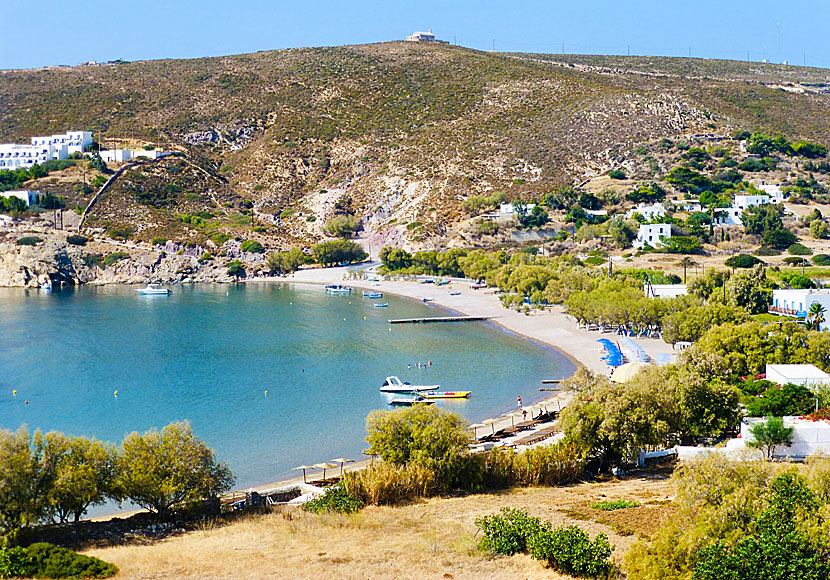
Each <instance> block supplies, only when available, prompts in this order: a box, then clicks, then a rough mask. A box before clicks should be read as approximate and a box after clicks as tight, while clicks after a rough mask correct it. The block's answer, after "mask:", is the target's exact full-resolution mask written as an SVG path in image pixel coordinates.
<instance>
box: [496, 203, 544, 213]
mask: <svg viewBox="0 0 830 580" xmlns="http://www.w3.org/2000/svg"><path fill="white" fill-rule="evenodd" d="M534 207H536V204H535V203H527V204H525V210H526V211H527V212H528V213H530V212H531V211H533V208H534ZM499 214H501V215H502V216H512V215H516V208H515V206H514V205H513V204H512V203H503V204H501V205H500V206H499Z"/></svg>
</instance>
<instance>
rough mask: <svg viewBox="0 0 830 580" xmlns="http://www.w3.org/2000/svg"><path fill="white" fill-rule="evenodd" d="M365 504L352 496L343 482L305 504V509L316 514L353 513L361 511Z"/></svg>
mask: <svg viewBox="0 0 830 580" xmlns="http://www.w3.org/2000/svg"><path fill="white" fill-rule="evenodd" d="M364 505H365V504H364V503H363V502H362V501H360V500H359V499H355V498H353V497H352V496H350V495H349V493H348V492H347V491H346V488H345V486H344V485H343V484H342V483H338V484H337V485H335V486H332V487H330V488H328V489H327V490H326V493H324V494H323V495H322V496H320V497H318V498H315V499H313V500H311V501H309V502H306V503H305V504H303V509H304V510H306V511H307V512H311V513H314V514H324V513H330V512H335V513H340V514H353V513H355V512H358V511H360V509H361V508H362V507H363V506H364Z"/></svg>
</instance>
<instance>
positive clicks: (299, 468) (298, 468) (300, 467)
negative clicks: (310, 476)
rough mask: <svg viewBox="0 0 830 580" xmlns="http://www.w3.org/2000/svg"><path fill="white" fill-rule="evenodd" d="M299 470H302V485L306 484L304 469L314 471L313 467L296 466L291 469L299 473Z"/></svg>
mask: <svg viewBox="0 0 830 580" xmlns="http://www.w3.org/2000/svg"><path fill="white" fill-rule="evenodd" d="M301 469H302V470H303V483H308V482H307V481H306V479H305V470H306V469H314V466H313V465H298V466H297V467H292V468H291V471H299V470H301Z"/></svg>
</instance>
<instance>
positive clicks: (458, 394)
mask: <svg viewBox="0 0 830 580" xmlns="http://www.w3.org/2000/svg"><path fill="white" fill-rule="evenodd" d="M418 394H419V395H421V396H422V397H424V398H425V399H466V398H467V397H469V396H470V391H425V392H422V393H418Z"/></svg>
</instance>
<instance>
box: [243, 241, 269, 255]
mask: <svg viewBox="0 0 830 580" xmlns="http://www.w3.org/2000/svg"><path fill="white" fill-rule="evenodd" d="M241 250H242V251H243V252H251V253H253V254H264V253H265V248H264V247H262V244H260V243H259V242H257V241H255V240H248V241H246V242H242V246H241Z"/></svg>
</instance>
